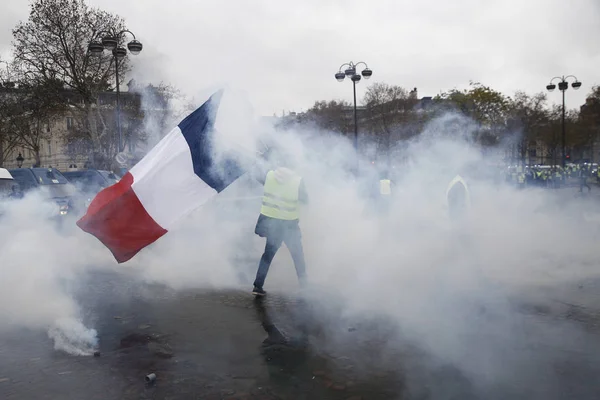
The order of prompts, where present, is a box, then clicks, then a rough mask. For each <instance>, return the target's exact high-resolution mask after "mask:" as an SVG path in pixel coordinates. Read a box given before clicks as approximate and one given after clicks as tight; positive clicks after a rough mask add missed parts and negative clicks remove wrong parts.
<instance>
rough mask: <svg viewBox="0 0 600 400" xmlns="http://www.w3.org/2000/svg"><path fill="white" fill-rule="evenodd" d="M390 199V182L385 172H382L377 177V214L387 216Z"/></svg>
mask: <svg viewBox="0 0 600 400" xmlns="http://www.w3.org/2000/svg"><path fill="white" fill-rule="evenodd" d="M391 198H392V181H391V180H390V179H389V175H388V173H387V171H384V172H382V173H381V174H380V176H379V201H378V206H379V212H380V213H382V214H383V215H385V214H387V212H388V211H389V209H390V207H391V200H392V199H391Z"/></svg>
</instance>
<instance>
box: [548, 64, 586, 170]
mask: <svg viewBox="0 0 600 400" xmlns="http://www.w3.org/2000/svg"><path fill="white" fill-rule="evenodd" d="M569 78H573V79H574V82H573V83H571V87H572V88H573V89H575V90H577V89H579V88H580V87H581V82H579V80H578V79H577V78H576V77H575V76H573V75H568V76H555V77H554V78H552V79H551V80H550V83H549V84H548V85H546V89H547V90H548V91H549V92H552V91H554V89H556V85H555V84H554V83H552V82H554V81H555V80H556V79H558V80H559V82H558V90H560V91H561V92H562V163H561V165H562V167H563V168H564V167H565V162H566V159H567V131H566V126H565V92H566V91H567V89H568V88H569V82H568V79H569Z"/></svg>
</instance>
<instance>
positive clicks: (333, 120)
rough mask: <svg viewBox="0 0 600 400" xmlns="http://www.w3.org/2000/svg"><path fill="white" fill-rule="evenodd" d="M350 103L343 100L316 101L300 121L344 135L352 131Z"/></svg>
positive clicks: (352, 121) (352, 122)
mask: <svg viewBox="0 0 600 400" xmlns="http://www.w3.org/2000/svg"><path fill="white" fill-rule="evenodd" d="M352 107H353V106H352V104H350V103H349V102H347V101H344V100H331V101H316V102H315V104H314V105H313V106H312V107H311V108H310V109H308V110H307V111H306V113H304V114H303V115H302V116H301V117H300V121H301V122H304V123H306V122H310V123H314V124H316V125H317V126H318V127H319V128H321V129H326V130H328V131H331V132H337V133H341V134H344V135H347V134H349V133H350V132H352V129H353V126H354V120H353V116H352V112H351V110H352Z"/></svg>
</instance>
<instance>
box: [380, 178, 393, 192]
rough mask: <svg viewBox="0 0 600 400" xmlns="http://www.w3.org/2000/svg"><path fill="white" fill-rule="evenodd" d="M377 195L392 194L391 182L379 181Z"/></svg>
mask: <svg viewBox="0 0 600 400" xmlns="http://www.w3.org/2000/svg"><path fill="white" fill-rule="evenodd" d="M379 193H380V194H382V195H384V196H388V195H390V194H392V181H391V180H389V179H381V180H380V181H379Z"/></svg>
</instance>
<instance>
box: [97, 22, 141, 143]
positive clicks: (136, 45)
mask: <svg viewBox="0 0 600 400" xmlns="http://www.w3.org/2000/svg"><path fill="white" fill-rule="evenodd" d="M127 33H129V34H130V35H131V36H133V40H132V41H131V42H129V43H127V49H129V52H130V53H131V54H133V55H137V54H140V52H141V51H142V48H143V46H142V44H141V43H140V42H139V41H138V40H136V38H135V35H134V34H133V32H131V31H129V30H127V29H124V30H122V31H120V32H117V31H115V30H112V29H111V30H107V31H100V32H98V34H97V35H96V37H95V38H93V39H92V41H91V42H90V44H89V45H88V51H89V52H90V53H92V54H93V55H100V54H102V52H104V49H106V50H109V51H112V54H113V57H114V61H115V80H116V82H115V83H116V89H117V131H118V132H119V143H118V151H117V153H120V152H122V151H123V144H122V143H123V134H122V132H121V102H120V95H121V90H120V88H119V85H120V83H119V61H120V60H122V59H124V58H125V56H127V49H126V48H125V47H123V46H121V45H120V43H122V42H123V40H124V39H125V35H126V34H127Z"/></svg>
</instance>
